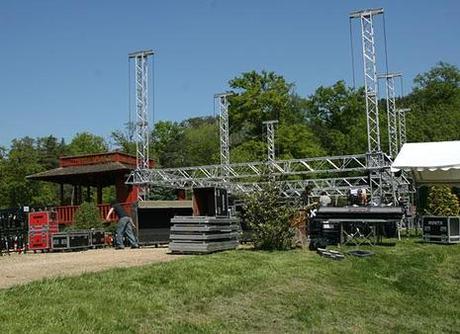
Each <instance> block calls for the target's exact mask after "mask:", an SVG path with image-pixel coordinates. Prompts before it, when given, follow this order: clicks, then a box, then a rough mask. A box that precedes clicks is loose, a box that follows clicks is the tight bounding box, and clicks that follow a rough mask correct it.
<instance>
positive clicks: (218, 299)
mask: <svg viewBox="0 0 460 334" xmlns="http://www.w3.org/2000/svg"><path fill="white" fill-rule="evenodd" d="M373 250H374V251H375V252H376V255H375V256H374V257H372V258H365V259H364V258H352V257H347V258H346V259H345V260H344V261H333V260H329V259H326V258H321V257H319V256H318V255H317V254H316V253H314V252H310V251H301V250H295V251H289V252H256V251H251V250H237V251H230V252H225V253H218V254H213V255H209V256H193V257H192V256H191V257H186V258H183V259H180V260H177V261H173V262H169V263H163V264H155V265H149V266H145V267H140V268H129V269H116V270H110V271H107V272H102V273H95V274H86V275H83V276H79V277H75V278H63V279H54V280H46V281H42V282H35V283H32V284H27V285H25V286H21V287H16V288H12V289H8V290H2V291H0V331H1V333H23V332H25V333H214V332H225V333H227V332H234V333H241V332H246V333H255V332H263V333H286V332H290V333H298V332H324V333H330V332H398V333H400V332H427V333H433V332H452V331H460V245H458V246H457V245H454V246H442V245H429V244H422V243H417V242H414V241H412V240H410V241H403V242H399V243H398V244H397V245H396V246H395V247H374V248H373Z"/></svg>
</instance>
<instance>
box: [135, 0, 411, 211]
mask: <svg viewBox="0 0 460 334" xmlns="http://www.w3.org/2000/svg"><path fill="white" fill-rule="evenodd" d="M381 14H383V9H382V8H379V9H367V10H362V11H356V12H353V13H351V14H350V16H349V17H350V19H359V21H360V23H361V41H362V56H363V67H364V86H365V100H366V119H367V137H368V151H367V152H366V153H365V154H357V155H344V156H331V157H315V158H303V159H290V160H276V159H275V150H274V147H275V146H274V130H275V128H274V125H275V124H276V123H275V122H274V121H269V122H265V124H266V126H267V143H268V145H267V147H268V148H267V153H268V160H267V161H264V162H260V161H259V162H244V163H231V162H230V158H229V139H228V138H229V133H228V129H229V127H228V108H229V104H228V101H227V99H226V98H227V96H228V94H227V93H225V94H217V95H216V96H215V99H217V101H218V106H219V108H220V117H219V119H220V122H221V124H220V147H221V164H219V165H209V166H193V167H181V168H164V169H144V170H141V171H137V173H139V175H140V177H139V176H138V177H136V176H135V173H132V174H131V175H130V177H129V178H128V181H127V183H128V184H137V185H141V186H144V187H147V186H152V187H155V186H162V187H171V188H192V187H208V186H217V187H221V188H226V189H227V190H228V191H229V193H233V194H236V195H238V194H244V193H248V192H251V191H254V190H258V189H261V185H262V184H263V182H266V181H263V179H264V178H265V179H267V178H266V174H267V171H268V173H269V176H270V177H269V178H270V180H272V181H275V182H277V184H278V185H279V186H280V188H281V189H282V195H283V196H285V197H296V196H300V195H301V194H302V193H304V191H305V189H306V187H307V186H308V187H309V188H313V189H312V192H311V195H313V196H315V195H319V192H321V191H326V192H327V193H328V194H329V195H331V196H344V195H346V194H347V192H348V191H349V189H350V188H353V187H359V188H365V189H367V190H368V193H370V195H371V201H372V202H373V203H374V204H376V205H379V204H381V203H382V202H383V199H384V198H385V197H387V198H388V197H390V198H391V200H393V202H394V199H395V189H402V188H404V187H405V188H407V189H409V184H408V180H407V179H406V178H395V177H394V176H393V175H392V174H391V172H390V165H391V163H392V159H391V157H390V156H388V155H386V154H385V153H384V152H383V151H382V150H381V143H380V127H379V110H378V91H377V87H378V82H377V80H378V78H377V66H376V51H375V38H374V18H375V17H376V16H378V15H381ZM393 105H394V104H393ZM393 105H392V106H391V107H392V108H393ZM399 115H401V113H399ZM399 119H400V123H401V117H399ZM392 126H394V124H393V125H392ZM392 129H393V128H392ZM400 129H401V127H400ZM392 131H393V130H392ZM392 133H393V132H392ZM400 133H401V130H400ZM400 136H401V135H400ZM401 142H402V141H401V139H400V143H401ZM396 147H397V146H396ZM392 148H393V146H392Z"/></svg>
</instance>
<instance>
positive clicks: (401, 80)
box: [399, 75, 404, 98]
mask: <svg viewBox="0 0 460 334" xmlns="http://www.w3.org/2000/svg"><path fill="white" fill-rule="evenodd" d="M399 79H400V83H401V92H400V94H401V98H403V97H404V79H403V76H402V75H401V76H400V77H399Z"/></svg>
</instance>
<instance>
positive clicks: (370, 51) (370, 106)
mask: <svg viewBox="0 0 460 334" xmlns="http://www.w3.org/2000/svg"><path fill="white" fill-rule="evenodd" d="M380 14H383V8H376V9H365V10H359V11H355V12H352V13H350V19H359V20H360V23H361V43H362V54H363V67H364V91H365V99H366V121H367V143H368V152H367V153H368V160H367V164H368V167H369V168H370V169H374V168H377V170H376V171H375V172H371V176H370V186H371V187H370V188H371V197H372V199H373V201H374V202H375V203H380V202H381V201H382V197H383V196H384V193H385V192H386V191H387V189H385V184H384V182H385V180H384V178H385V177H384V176H383V175H382V172H381V170H379V169H378V167H382V166H383V165H384V155H383V153H382V150H381V146H380V125H379V106H378V82H377V80H378V79H377V65H376V50H375V36H374V17H375V16H377V15H380Z"/></svg>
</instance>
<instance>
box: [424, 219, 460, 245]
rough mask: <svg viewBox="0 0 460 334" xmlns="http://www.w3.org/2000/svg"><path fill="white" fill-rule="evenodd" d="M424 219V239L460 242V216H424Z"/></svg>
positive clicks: (427, 240)
mask: <svg viewBox="0 0 460 334" xmlns="http://www.w3.org/2000/svg"><path fill="white" fill-rule="evenodd" d="M422 221H423V240H424V241H426V242H436V243H444V244H452V243H460V216H423V217H422Z"/></svg>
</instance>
